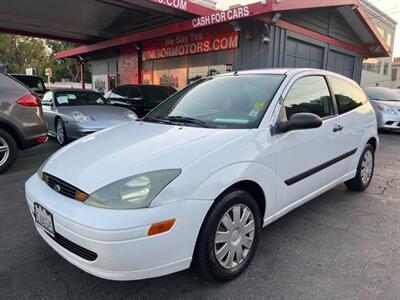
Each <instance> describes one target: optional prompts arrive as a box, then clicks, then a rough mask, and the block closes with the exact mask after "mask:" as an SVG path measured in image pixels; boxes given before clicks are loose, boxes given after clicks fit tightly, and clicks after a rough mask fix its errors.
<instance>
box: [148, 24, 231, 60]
mask: <svg viewBox="0 0 400 300" xmlns="http://www.w3.org/2000/svg"><path fill="white" fill-rule="evenodd" d="M238 46H239V33H238V32H235V31H228V30H226V31H217V32H213V33H212V34H210V33H204V32H199V31H197V32H187V33H182V34H178V35H173V36H168V37H165V38H160V39H157V40H151V41H148V42H144V43H143V51H142V59H143V60H155V59H162V58H168V57H175V56H184V55H193V54H200V53H207V52H216V51H223V50H229V49H235V48H237V47H238Z"/></svg>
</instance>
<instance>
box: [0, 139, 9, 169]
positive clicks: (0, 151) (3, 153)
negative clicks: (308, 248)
mask: <svg viewBox="0 0 400 300" xmlns="http://www.w3.org/2000/svg"><path fill="white" fill-rule="evenodd" d="M9 157H10V147H9V146H8V144H7V142H6V140H5V139H3V138H2V137H0V167H1V166H2V165H4V164H5V163H6V161H7V160H8V158H9Z"/></svg>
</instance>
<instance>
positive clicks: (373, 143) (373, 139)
mask: <svg viewBox="0 0 400 300" xmlns="http://www.w3.org/2000/svg"><path fill="white" fill-rule="evenodd" d="M367 144H370V145H371V146H372V147H373V148H374V151H376V144H377V140H376V138H374V137H372V138H370V139H369V140H368V142H367Z"/></svg>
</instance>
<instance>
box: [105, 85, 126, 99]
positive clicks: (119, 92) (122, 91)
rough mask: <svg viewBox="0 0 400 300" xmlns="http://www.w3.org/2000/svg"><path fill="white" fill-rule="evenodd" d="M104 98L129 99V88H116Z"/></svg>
mask: <svg viewBox="0 0 400 300" xmlns="http://www.w3.org/2000/svg"><path fill="white" fill-rule="evenodd" d="M106 97H107V98H111V99H120V98H130V88H129V87H128V86H120V87H117V88H115V89H113V90H112V91H110V92H108V93H107V95H106Z"/></svg>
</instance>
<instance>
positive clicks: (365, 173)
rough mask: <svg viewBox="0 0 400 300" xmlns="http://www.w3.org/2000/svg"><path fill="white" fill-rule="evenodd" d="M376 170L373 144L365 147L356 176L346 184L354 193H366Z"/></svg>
mask: <svg viewBox="0 0 400 300" xmlns="http://www.w3.org/2000/svg"><path fill="white" fill-rule="evenodd" d="M374 168H375V150H374V147H373V146H372V145H371V144H367V145H365V148H364V150H363V152H362V154H361V157H360V161H359V162H358V166H357V173H356V176H355V177H354V178H353V179H351V180H349V181H346V182H345V185H346V187H347V188H348V189H349V190H352V191H359V192H361V191H364V190H365V189H366V188H367V187H368V186H369V184H370V183H371V180H372V176H373V174H374Z"/></svg>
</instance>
